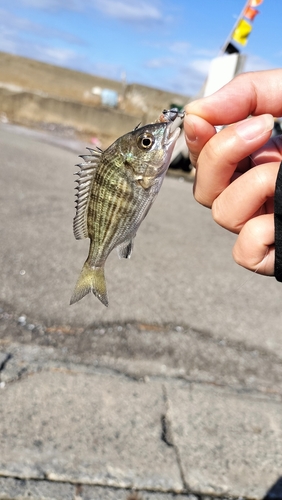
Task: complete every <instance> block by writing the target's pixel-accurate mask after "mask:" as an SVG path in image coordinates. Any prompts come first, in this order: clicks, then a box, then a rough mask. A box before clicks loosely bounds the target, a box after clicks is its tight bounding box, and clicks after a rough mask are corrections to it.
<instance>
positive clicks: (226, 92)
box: [185, 69, 282, 125]
mask: <svg viewBox="0 0 282 500" xmlns="http://www.w3.org/2000/svg"><path fill="white" fill-rule="evenodd" d="M185 111H186V113H187V114H189V113H191V114H193V115H198V116H201V117H202V118H204V119H205V120H207V121H208V122H209V123H210V124H212V125H227V124H230V123H234V122H237V121H239V120H243V119H244V118H246V117H247V116H249V115H254V116H255V115H260V114H264V113H270V114H272V115H273V116H281V115H282V69H276V70H268V71H257V72H253V73H243V74H241V75H239V76H236V77H235V78H234V79H233V80H231V82H229V83H227V84H226V85H225V86H224V87H222V88H221V89H220V90H218V91H217V92H215V93H214V94H212V95H211V96H208V97H205V98H202V99H198V100H196V101H192V102H190V103H189V104H187V106H186V107H185Z"/></svg>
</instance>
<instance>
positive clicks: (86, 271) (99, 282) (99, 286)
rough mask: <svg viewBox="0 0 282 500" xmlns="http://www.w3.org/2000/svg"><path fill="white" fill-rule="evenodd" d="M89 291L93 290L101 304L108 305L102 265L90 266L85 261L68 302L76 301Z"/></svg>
mask: <svg viewBox="0 0 282 500" xmlns="http://www.w3.org/2000/svg"><path fill="white" fill-rule="evenodd" d="M90 292H93V293H94V295H96V297H97V298H98V299H99V300H100V301H101V302H102V304H104V305H105V306H108V296H107V288H106V280H105V274H104V267H91V266H89V264H88V262H87V261H86V262H85V264H84V266H83V268H82V271H81V273H80V276H79V278H78V280H77V283H76V285H75V289H74V292H73V294H72V297H71V300H70V303H71V304H74V303H75V302H78V301H79V300H80V299H82V297H84V296H85V295H87V294H88V293H90Z"/></svg>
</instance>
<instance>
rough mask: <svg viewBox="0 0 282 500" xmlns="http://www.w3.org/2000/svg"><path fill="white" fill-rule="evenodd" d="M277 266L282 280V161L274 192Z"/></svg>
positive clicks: (275, 273) (277, 274)
mask: <svg viewBox="0 0 282 500" xmlns="http://www.w3.org/2000/svg"><path fill="white" fill-rule="evenodd" d="M274 225H275V267H274V275H275V278H276V279H277V281H282V162H281V163H280V167H279V171H278V176H277V180H276V186H275V194H274Z"/></svg>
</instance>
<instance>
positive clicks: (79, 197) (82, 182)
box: [73, 148, 103, 240]
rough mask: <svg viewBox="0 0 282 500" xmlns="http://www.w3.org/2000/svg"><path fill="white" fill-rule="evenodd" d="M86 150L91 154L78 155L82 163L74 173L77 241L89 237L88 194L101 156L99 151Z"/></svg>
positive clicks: (74, 220)
mask: <svg viewBox="0 0 282 500" xmlns="http://www.w3.org/2000/svg"><path fill="white" fill-rule="evenodd" d="M87 149H88V150H89V152H90V153H91V154H89V155H80V158H82V159H83V160H84V163H80V164H79V165H77V166H78V167H79V168H80V170H79V171H78V172H76V175H78V179H77V180H76V182H77V186H76V189H77V193H76V199H75V203H76V215H75V217H74V219H73V233H74V236H75V238H76V239H77V240H81V239H82V238H88V236H89V234H88V227H87V209H88V203H89V193H90V189H91V186H92V181H93V179H94V176H95V172H96V169H97V167H98V165H99V163H100V160H101V155H102V153H103V151H102V150H101V149H97V150H96V149H91V148H87Z"/></svg>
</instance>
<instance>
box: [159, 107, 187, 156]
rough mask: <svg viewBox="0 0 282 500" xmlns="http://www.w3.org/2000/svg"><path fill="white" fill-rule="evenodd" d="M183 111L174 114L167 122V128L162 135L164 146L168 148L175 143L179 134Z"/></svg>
mask: <svg viewBox="0 0 282 500" xmlns="http://www.w3.org/2000/svg"><path fill="white" fill-rule="evenodd" d="M184 115H185V113H184V112H183V113H178V114H175V116H174V117H173V119H171V121H170V122H168V123H167V128H166V132H165V137H164V147H166V148H168V150H170V149H171V153H172V150H173V148H174V146H175V143H176V141H177V139H178V137H179V135H180V126H181V124H182V122H183V118H184Z"/></svg>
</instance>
